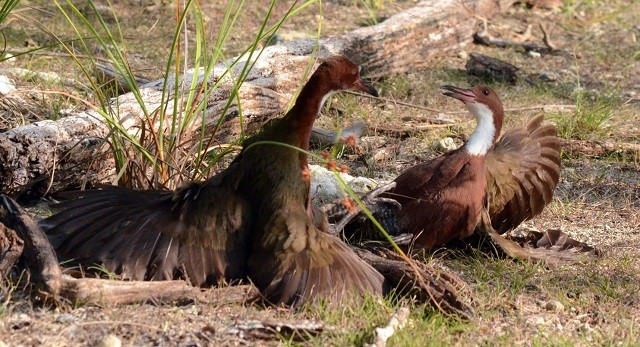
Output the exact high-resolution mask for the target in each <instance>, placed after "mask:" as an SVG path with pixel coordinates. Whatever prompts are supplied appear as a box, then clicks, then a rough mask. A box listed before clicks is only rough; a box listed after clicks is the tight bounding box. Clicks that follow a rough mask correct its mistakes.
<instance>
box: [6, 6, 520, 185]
mask: <svg viewBox="0 0 640 347" xmlns="http://www.w3.org/2000/svg"><path fill="white" fill-rule="evenodd" d="M512 3H513V1H512V0H448V1H422V2H420V3H418V4H417V5H416V6H415V7H413V8H411V9H408V10H406V11H404V12H401V13H398V14H396V15H395V16H392V17H391V18H389V19H388V20H386V21H384V22H382V23H380V24H378V25H375V26H371V27H365V28H361V29H358V30H355V31H353V32H350V33H348V34H346V35H343V36H339V37H332V38H326V39H322V40H320V42H319V47H318V57H319V58H320V59H322V58H324V57H327V56H330V55H335V54H342V55H345V56H347V57H348V58H350V59H352V60H353V61H354V62H356V63H358V64H360V65H362V66H363V73H364V75H365V76H367V77H379V76H390V75H393V74H399V73H404V72H407V71H410V70H413V69H416V68H418V67H420V66H424V65H427V64H428V63H429V61H430V60H431V59H434V58H436V57H437V56H442V55H446V54H450V53H451V52H454V51H456V50H458V49H460V47H463V46H465V45H467V44H469V43H470V42H471V40H472V34H473V32H474V26H475V24H476V22H477V18H480V17H482V18H490V17H491V16H493V15H495V14H496V13H498V12H500V11H502V10H504V9H506V8H507V7H508V6H510V5H511V4H512ZM313 47H314V41H313V40H298V41H293V42H290V43H286V44H282V45H276V46H271V47H267V48H266V49H265V51H264V52H263V53H262V55H261V56H260V58H259V59H258V61H257V62H256V64H255V66H254V68H253V70H252V71H251V72H250V73H249V75H248V77H247V78H246V80H245V82H244V84H243V85H242V87H241V88H240V102H241V105H242V112H243V114H244V116H245V118H244V122H245V126H246V129H248V130H249V132H251V131H252V130H253V129H256V128H258V127H259V126H261V125H262V124H264V122H265V121H267V120H268V119H270V118H272V117H274V116H275V115H278V114H280V113H281V112H283V111H284V109H285V107H286V106H287V104H288V102H289V100H290V98H291V96H292V95H293V94H294V93H295V91H296V89H297V88H298V86H299V85H300V84H301V82H302V80H301V79H302V73H303V71H304V70H305V68H306V67H307V65H308V62H309V58H310V56H311V54H312V52H313ZM242 65H243V64H242V62H241V63H240V64H238V65H237V66H236V68H234V69H233V73H234V74H235V76H238V75H239V72H240V70H241V68H242ZM225 70H226V67H225V64H220V65H219V66H217V67H216V69H215V72H214V75H213V79H214V80H215V79H217V78H219V76H221V74H222V72H223V71H225ZM195 73H199V74H200V73H201V72H200V71H196V72H195ZM190 80H191V76H185V81H190ZM231 80H232V79H231V78H225V81H224V82H223V83H222V84H221V86H220V87H219V89H218V90H216V91H215V92H213V93H212V95H211V96H210V97H209V99H208V100H207V105H208V108H207V114H208V116H207V118H206V119H205V123H206V127H205V129H206V131H211V129H212V128H213V127H214V126H215V125H216V124H217V123H218V121H219V120H220V117H222V114H221V111H222V110H223V109H224V107H225V105H226V103H227V100H228V98H229V95H230V93H231V90H232V89H233V86H232V83H231ZM161 86H162V81H156V82H152V83H149V84H147V85H145V86H144V87H142V94H143V99H144V100H145V104H146V108H147V110H155V109H158V108H159V107H160V98H161V90H160V87H161ZM169 90H172V87H169ZM112 106H113V107H118V112H114V113H117V114H119V115H122V118H121V119H122V121H121V122H122V123H123V124H124V126H125V127H126V128H128V129H135V125H136V124H139V122H140V120H141V118H142V112H141V108H140V107H139V105H138V103H137V102H136V100H135V98H134V97H133V95H131V94H130V93H129V94H125V95H122V96H120V97H119V98H118V100H117V102H112ZM237 111H238V108H237V104H233V105H232V107H231V108H230V109H229V111H228V112H227V115H226V118H225V120H224V125H223V127H222V128H221V129H220V130H219V131H218V132H217V134H216V137H215V140H216V142H218V143H226V142H228V141H230V140H232V139H235V138H237V136H238V134H239V128H240V127H239V119H238V117H237V114H238V112H237ZM108 131H109V130H108V126H107V125H106V122H105V121H104V119H103V118H102V117H101V116H100V115H99V114H98V113H97V112H95V111H93V110H88V111H85V112H80V113H77V114H70V115H69V116H68V117H66V118H64V119H62V120H60V121H55V122H53V121H42V122H37V123H34V124H32V125H28V126H24V127H19V128H16V129H13V130H11V131H8V132H5V133H2V134H0V192H6V193H12V194H16V193H18V192H20V191H23V190H24V189H25V187H31V186H33V185H35V184H41V185H42V186H43V187H44V188H50V189H52V190H58V189H61V188H64V187H65V186H68V185H72V184H75V185H77V184H79V183H81V182H84V181H91V182H95V181H106V180H109V179H111V178H112V177H113V176H114V175H115V172H114V171H113V170H111V169H110V168H111V167H113V165H111V164H110V163H109V162H108V158H109V155H108V146H106V145H105V143H104V141H100V140H99V139H101V138H105V137H106V135H107V133H108ZM132 131H134V130H132ZM51 175H54V179H53V180H51V179H50V177H51Z"/></svg>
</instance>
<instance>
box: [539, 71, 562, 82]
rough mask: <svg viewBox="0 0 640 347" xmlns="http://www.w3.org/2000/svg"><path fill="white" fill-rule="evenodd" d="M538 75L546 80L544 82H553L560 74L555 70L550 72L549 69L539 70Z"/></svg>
mask: <svg viewBox="0 0 640 347" xmlns="http://www.w3.org/2000/svg"><path fill="white" fill-rule="evenodd" d="M538 77H539V78H540V79H541V80H543V81H546V82H555V81H557V80H558V79H560V75H558V74H557V73H555V72H551V71H542V72H540V74H539V75H538Z"/></svg>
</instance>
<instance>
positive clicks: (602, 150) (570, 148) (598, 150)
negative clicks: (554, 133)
mask: <svg viewBox="0 0 640 347" xmlns="http://www.w3.org/2000/svg"><path fill="white" fill-rule="evenodd" d="M560 140H561V146H562V152H564V153H565V154H568V155H571V156H587V157H599V158H602V157H612V156H615V157H627V158H632V159H633V160H635V161H638V160H640V144H637V143H628V142H615V141H596V140H574V139H560Z"/></svg>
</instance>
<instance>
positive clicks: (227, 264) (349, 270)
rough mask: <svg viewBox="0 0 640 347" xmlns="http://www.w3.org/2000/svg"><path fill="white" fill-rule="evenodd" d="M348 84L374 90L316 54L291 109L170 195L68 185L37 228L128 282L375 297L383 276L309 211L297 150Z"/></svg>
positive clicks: (293, 298) (268, 294) (276, 294)
mask: <svg viewBox="0 0 640 347" xmlns="http://www.w3.org/2000/svg"><path fill="white" fill-rule="evenodd" d="M348 89H351V90H359V91H362V92H365V93H368V94H372V95H377V92H376V90H375V89H374V88H373V87H372V86H371V85H370V84H368V83H366V82H365V81H363V80H362V79H361V78H360V74H359V69H358V67H357V66H356V65H355V64H353V63H352V62H350V61H349V60H347V59H346V58H343V57H333V58H330V59H327V60H326V61H325V62H323V63H322V64H321V65H320V66H319V67H318V69H317V70H316V71H315V72H314V74H313V75H312V76H311V78H310V79H309V81H308V82H307V83H306V85H305V86H304V87H303V89H302V91H301V92H300V95H299V96H298V98H297V100H296V103H295V105H294V106H293V108H292V109H291V110H290V111H289V112H287V114H286V115H285V116H284V117H283V118H281V119H279V120H277V121H275V122H273V123H272V124H271V125H270V126H268V127H267V128H266V129H265V130H264V131H262V132H261V133H259V134H257V135H254V136H252V137H250V138H248V139H246V140H245V141H244V143H243V150H242V151H241V153H240V154H239V155H238V157H236V158H235V159H234V160H233V162H232V163H231V164H230V165H229V167H228V168H227V169H226V170H224V171H222V172H221V173H219V174H217V175H215V176H214V177H212V178H210V179H209V180H207V181H204V182H201V183H191V184H189V185H187V186H185V187H184V188H182V189H178V190H176V191H157V190H154V191H151V190H150V191H135V190H129V189H124V188H116V187H110V188H106V189H103V190H91V191H82V192H77V193H75V194H74V195H75V199H73V200H69V201H66V202H63V203H61V204H60V207H62V208H64V209H63V210H62V211H61V212H59V213H58V214H56V215H53V216H51V217H49V218H48V219H47V220H45V221H44V223H43V224H44V225H45V226H49V227H50V229H49V231H48V234H49V235H50V236H51V238H52V239H54V240H55V242H54V246H55V247H56V249H57V251H58V252H59V255H61V256H62V258H65V259H76V260H78V261H80V263H82V264H86V265H90V264H92V263H104V266H105V268H106V269H107V270H109V271H114V272H117V273H120V274H122V276H123V277H125V278H129V279H134V280H163V279H172V278H176V277H186V278H187V279H189V280H190V281H191V283H192V284H194V285H214V284H216V283H218V282H220V281H232V280H237V279H243V278H246V277H248V278H249V280H251V281H252V282H253V283H255V284H256V285H257V287H258V288H259V289H260V290H261V292H262V294H263V295H264V297H265V298H266V299H267V300H268V301H270V302H272V303H284V304H288V305H294V306H295V305H299V304H302V303H304V302H308V301H313V300H315V299H317V298H326V299H329V300H333V299H342V298H345V297H347V296H362V294H363V293H365V292H369V293H372V294H381V293H382V290H383V277H382V276H381V275H380V274H379V273H378V272H377V271H376V270H375V269H373V268H372V267H371V266H369V265H368V264H366V263H365V262H363V261H362V260H361V259H360V258H358V257H357V256H356V254H355V253H354V252H353V251H352V250H351V249H350V248H349V247H348V246H347V245H346V244H345V243H343V242H342V241H340V240H339V239H338V238H336V237H334V236H331V235H329V234H327V233H326V231H327V228H328V223H327V222H326V217H325V216H324V215H322V214H321V213H320V212H319V211H316V210H312V209H311V205H310V199H309V177H308V174H307V172H308V168H307V155H306V154H305V153H304V152H303V151H300V150H297V149H296V148H300V149H302V150H308V148H309V135H310V132H311V128H312V125H313V122H314V121H315V119H316V117H317V115H318V114H319V112H320V109H321V107H322V104H323V103H324V101H325V100H326V99H327V97H328V96H329V95H330V94H332V93H334V92H337V91H341V90H348ZM274 142H278V143H282V144H277V143H274ZM294 147H295V148H294Z"/></svg>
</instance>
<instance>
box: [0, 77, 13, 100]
mask: <svg viewBox="0 0 640 347" xmlns="http://www.w3.org/2000/svg"><path fill="white" fill-rule="evenodd" d="M14 90H16V84H15V83H13V81H12V80H11V79H10V78H9V77H7V76H4V75H0V95H7V94H9V93H11V92H12V91H14Z"/></svg>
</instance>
